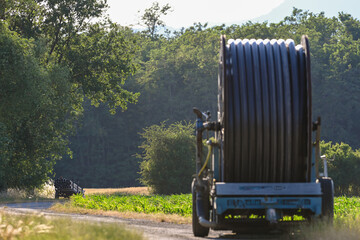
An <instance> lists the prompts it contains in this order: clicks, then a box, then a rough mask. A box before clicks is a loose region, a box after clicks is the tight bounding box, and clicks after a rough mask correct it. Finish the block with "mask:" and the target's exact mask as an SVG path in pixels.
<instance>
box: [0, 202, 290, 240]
mask: <svg viewBox="0 0 360 240" xmlns="http://www.w3.org/2000/svg"><path fill="white" fill-rule="evenodd" d="M52 204H54V202H28V203H11V204H5V206H4V205H3V206H2V207H1V208H0V209H1V210H2V211H5V212H7V213H11V214H40V213H41V214H42V215H44V216H45V217H49V218H51V217H70V218H72V219H74V220H79V221H92V222H103V223H118V224H122V225H126V226H127V227H128V228H131V229H134V230H135V231H140V232H143V233H144V236H145V237H146V238H147V239H149V240H179V239H204V238H196V237H194V236H193V234H192V230H191V225H189V224H173V223H163V222H153V221H148V220H139V219H123V218H117V217H107V216H93V215H80V214H65V213H55V212H51V211H49V210H47V209H48V208H49V207H50V206H51V205H52ZM280 237H281V238H284V236H279V235H272V236H269V235H256V236H254V235H234V234H232V233H231V232H225V231H221V232H218V231H216V232H215V231H210V234H209V236H208V237H207V238H206V239H217V240H223V239H240V240H247V239H261V240H264V239H279V238H280ZM286 238H287V239H288V237H286Z"/></svg>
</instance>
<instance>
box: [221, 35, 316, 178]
mask: <svg viewBox="0 0 360 240" xmlns="http://www.w3.org/2000/svg"><path fill="white" fill-rule="evenodd" d="M224 41H225V38H224V37H223V38H222V50H221V63H220V71H221V73H220V75H219V76H220V77H219V98H218V99H219V104H218V106H219V121H220V122H221V123H222V126H223V128H224V129H223V132H222V133H223V134H220V135H221V136H222V139H223V155H222V156H223V161H224V164H223V171H222V180H223V181H225V182H306V181H309V176H310V173H309V171H310V166H309V164H310V161H311V160H310V154H311V152H310V146H311V138H310V136H311V80H310V73H309V71H310V68H309V67H310V65H309V61H310V60H309V47H308V40H307V39H306V38H304V39H303V40H302V42H303V43H302V45H298V46H295V44H294V42H293V41H292V40H286V41H284V40H268V39H266V40H261V39H259V40H254V39H251V40H248V39H244V40H240V39H238V40H229V42H228V44H227V45H225V42H224Z"/></svg>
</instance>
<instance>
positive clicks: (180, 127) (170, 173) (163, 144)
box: [140, 122, 195, 194]
mask: <svg viewBox="0 0 360 240" xmlns="http://www.w3.org/2000/svg"><path fill="white" fill-rule="evenodd" d="M193 133H194V125H193V124H191V123H186V122H183V123H182V122H177V123H174V124H171V125H169V126H168V127H166V126H165V123H164V122H163V123H161V124H160V125H153V126H150V127H148V128H145V129H144V132H143V133H140V135H141V137H142V138H143V139H144V140H145V141H144V142H143V143H142V145H141V146H140V148H142V149H143V153H142V155H141V156H140V158H141V159H142V162H141V164H140V175H141V177H140V182H141V183H143V184H145V185H146V186H149V187H150V188H151V189H152V191H153V192H154V193H157V194H179V193H188V192H190V185H191V181H192V178H191V176H192V174H193V173H194V169H195V137H194V134H193Z"/></svg>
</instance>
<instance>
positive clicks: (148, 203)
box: [71, 194, 191, 217]
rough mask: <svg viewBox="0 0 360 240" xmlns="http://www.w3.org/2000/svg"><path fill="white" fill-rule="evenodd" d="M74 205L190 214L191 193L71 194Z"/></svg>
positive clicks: (188, 215) (107, 209)
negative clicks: (163, 194) (84, 196)
mask: <svg viewBox="0 0 360 240" xmlns="http://www.w3.org/2000/svg"><path fill="white" fill-rule="evenodd" d="M71 204H72V205H73V206H74V207H82V208H87V209H97V210H105V211H120V212H137V213H164V214H177V215H180V216H184V217H190V216H191V195H190V194H181V195H171V196H160V195H153V196H145V195H119V194H113V195H97V194H96V195H90V196H87V197H86V198H83V197H81V196H73V197H72V198H71Z"/></svg>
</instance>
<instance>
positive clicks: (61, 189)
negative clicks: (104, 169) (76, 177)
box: [55, 177, 85, 199]
mask: <svg viewBox="0 0 360 240" xmlns="http://www.w3.org/2000/svg"><path fill="white" fill-rule="evenodd" d="M73 194H81V195H82V196H84V195H85V191H84V189H83V188H82V187H80V186H79V185H77V184H76V183H74V182H73V181H71V180H68V179H65V178H63V177H60V178H58V179H56V180H55V199H58V198H59V197H64V198H69V197H70V196H71V195H73Z"/></svg>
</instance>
